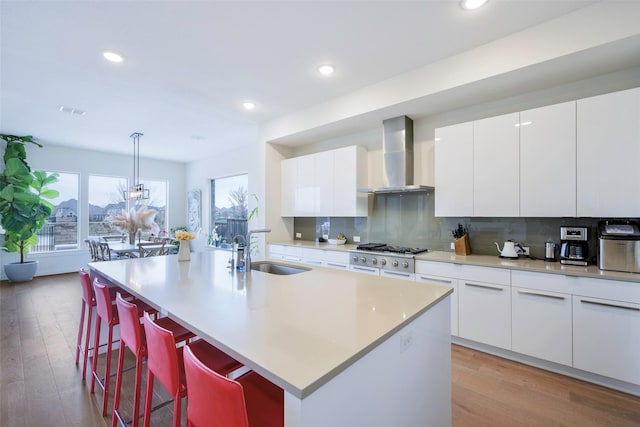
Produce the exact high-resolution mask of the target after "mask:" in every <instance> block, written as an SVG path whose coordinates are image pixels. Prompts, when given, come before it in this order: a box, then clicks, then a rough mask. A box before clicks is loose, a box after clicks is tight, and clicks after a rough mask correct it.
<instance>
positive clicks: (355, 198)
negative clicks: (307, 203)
mask: <svg viewBox="0 0 640 427" xmlns="http://www.w3.org/2000/svg"><path fill="white" fill-rule="evenodd" d="M331 153H332V154H333V170H331V171H330V172H331V175H332V176H333V185H332V188H331V194H332V195H333V198H332V207H331V209H330V210H329V211H328V213H327V215H328V216H347V217H350V216H367V215H368V214H369V212H368V210H369V195H368V194H367V193H359V192H358V189H359V188H366V187H367V164H368V161H367V150H365V149H364V148H363V147H359V146H357V145H353V146H350V147H345V148H339V149H337V150H332V151H331ZM328 172H329V170H327V171H325V173H324V175H325V176H326V174H327V173H328ZM323 210H324V209H323Z"/></svg>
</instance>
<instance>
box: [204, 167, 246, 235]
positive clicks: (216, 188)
mask: <svg viewBox="0 0 640 427" xmlns="http://www.w3.org/2000/svg"><path fill="white" fill-rule="evenodd" d="M248 187H249V175H248V174H243V175H236V176H230V177H226V178H218V179H213V180H211V205H212V206H211V231H210V235H211V236H214V235H217V236H218V242H219V245H220V246H222V247H229V246H230V245H231V244H232V243H233V242H234V241H237V242H238V243H246V242H245V238H246V235H247V231H248V230H247V217H248V211H249V200H248V199H249V194H248V190H247V189H248ZM214 232H215V234H214ZM211 240H212V239H211ZM210 243H212V244H215V242H214V241H211V242H210Z"/></svg>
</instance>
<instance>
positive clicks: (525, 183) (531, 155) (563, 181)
mask: <svg viewBox="0 0 640 427" xmlns="http://www.w3.org/2000/svg"><path fill="white" fill-rule="evenodd" d="M520 216H523V217H563V216H564V217H574V216H576V101H571V102H565V103H562V104H556V105H549V106H546V107H541V108H535V109H532V110H527V111H521V112H520Z"/></svg>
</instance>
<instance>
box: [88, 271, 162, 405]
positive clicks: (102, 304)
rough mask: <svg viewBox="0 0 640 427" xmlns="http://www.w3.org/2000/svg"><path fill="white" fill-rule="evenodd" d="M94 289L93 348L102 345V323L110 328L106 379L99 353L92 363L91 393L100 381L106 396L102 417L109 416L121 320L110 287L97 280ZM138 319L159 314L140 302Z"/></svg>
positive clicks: (94, 355) (94, 282) (103, 401)
mask: <svg viewBox="0 0 640 427" xmlns="http://www.w3.org/2000/svg"><path fill="white" fill-rule="evenodd" d="M93 289H94V292H95V296H96V312H97V316H96V327H95V339H94V344H93V348H94V349H97V348H98V345H99V343H100V325H101V324H102V322H105V323H106V324H107V327H108V328H109V334H108V338H107V344H106V345H107V360H106V367H105V370H104V372H105V373H104V378H100V376H99V374H98V352H97V351H94V352H93V360H92V361H91V374H92V375H91V388H90V391H91V393H93V392H94V391H95V384H96V380H98V385H99V386H100V387H102V390H103V391H104V394H103V396H102V416H103V417H104V416H106V415H107V402H108V401H109V382H110V379H111V375H112V374H111V353H112V349H113V327H114V326H116V325H119V324H120V318H119V317H118V311H117V310H114V309H113V304H112V302H111V301H112V300H111V297H110V296H109V287H108V286H107V285H105V284H102V283H100V282H99V281H98V279H95V280H94V281H93ZM137 307H138V319H139V318H140V317H142V313H143V312H144V311H150V312H152V313H154V314H157V310H155V309H154V308H152V307H151V306H149V305H147V304H145V303H143V302H141V301H138V302H137Z"/></svg>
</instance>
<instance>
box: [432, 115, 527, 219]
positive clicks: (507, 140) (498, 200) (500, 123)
mask: <svg viewBox="0 0 640 427" xmlns="http://www.w3.org/2000/svg"><path fill="white" fill-rule="evenodd" d="M518 116H519V115H518V113H511V114H504V115H502V116H496V117H490V118H488V119H483V120H477V121H475V122H474V123H473V213H474V215H475V216H488V217H491V216H499V217H514V216H518V215H519V214H520V202H519V197H520V196H519V158H520V155H519V152H520V151H519V144H518V127H517V126H516V125H517V124H518V123H519V120H518ZM436 191H438V190H437V188H436ZM436 194H437V193H436Z"/></svg>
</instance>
